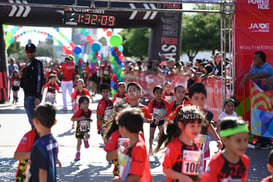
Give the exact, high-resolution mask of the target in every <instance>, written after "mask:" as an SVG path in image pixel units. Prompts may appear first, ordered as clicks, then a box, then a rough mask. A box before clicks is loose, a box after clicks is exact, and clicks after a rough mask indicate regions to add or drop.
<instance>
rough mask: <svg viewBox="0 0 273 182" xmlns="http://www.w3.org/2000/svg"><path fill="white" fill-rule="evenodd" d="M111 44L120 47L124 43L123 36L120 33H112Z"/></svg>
mask: <svg viewBox="0 0 273 182" xmlns="http://www.w3.org/2000/svg"><path fill="white" fill-rule="evenodd" d="M110 44H111V46H113V47H118V46H120V45H121V44H122V37H121V36H120V35H118V34H115V35H112V36H111V37H110Z"/></svg>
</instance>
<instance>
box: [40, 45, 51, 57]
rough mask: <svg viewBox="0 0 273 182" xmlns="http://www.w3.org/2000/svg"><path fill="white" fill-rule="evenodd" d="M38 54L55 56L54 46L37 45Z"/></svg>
mask: <svg viewBox="0 0 273 182" xmlns="http://www.w3.org/2000/svg"><path fill="white" fill-rule="evenodd" d="M36 56H44V57H54V53H53V46H52V45H43V46H39V47H37V49H36Z"/></svg>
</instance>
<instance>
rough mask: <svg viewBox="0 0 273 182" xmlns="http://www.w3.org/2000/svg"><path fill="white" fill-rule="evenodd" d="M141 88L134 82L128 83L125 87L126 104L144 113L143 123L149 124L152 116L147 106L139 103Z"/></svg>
mask: <svg viewBox="0 0 273 182" xmlns="http://www.w3.org/2000/svg"><path fill="white" fill-rule="evenodd" d="M141 92H142V89H141V86H140V85H139V84H138V83H136V82H130V83H129V84H128V85H127V97H128V104H129V105H130V106H131V107H139V108H141V109H142V111H143V113H144V122H145V123H151V122H153V116H152V115H151V113H150V111H149V109H148V107H147V106H145V105H143V104H141V103H139V98H140V97H141Z"/></svg>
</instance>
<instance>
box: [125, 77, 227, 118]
mask: <svg viewBox="0 0 273 182" xmlns="http://www.w3.org/2000/svg"><path fill="white" fill-rule="evenodd" d="M189 78H190V76H185V75H163V74H144V73H139V74H137V75H136V74H135V75H133V74H127V75H125V76H124V81H125V82H126V83H127V84H128V83H129V82H137V83H138V84H140V85H141V87H142V90H143V97H144V98H148V99H150V100H151V99H152V98H153V94H152V93H153V88H154V87H155V86H156V85H161V86H162V88H164V83H165V82H167V81H169V82H171V83H172V87H173V89H172V90H174V88H175V87H176V86H178V85H182V86H184V87H185V89H186V88H187V80H188V79H189ZM199 81H201V80H199ZM203 83H204V85H205V86H206V89H207V101H206V106H205V108H206V109H207V110H209V111H211V112H212V113H213V115H214V116H213V120H214V121H217V120H218V116H219V114H220V113H221V112H222V102H221V98H222V85H221V80H220V79H217V78H216V77H215V78H207V79H205V80H203ZM227 95H230V93H227Z"/></svg>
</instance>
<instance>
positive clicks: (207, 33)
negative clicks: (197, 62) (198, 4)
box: [182, 13, 221, 61]
mask: <svg viewBox="0 0 273 182" xmlns="http://www.w3.org/2000/svg"><path fill="white" fill-rule="evenodd" d="M220 36H221V32H220V14H216V13H214V14H212V13H197V14H196V13H194V14H183V19H182V53H186V54H187V55H188V57H189V60H190V61H193V59H194V57H195V56H196V55H197V54H198V52H199V51H205V50H219V49H220Z"/></svg>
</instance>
